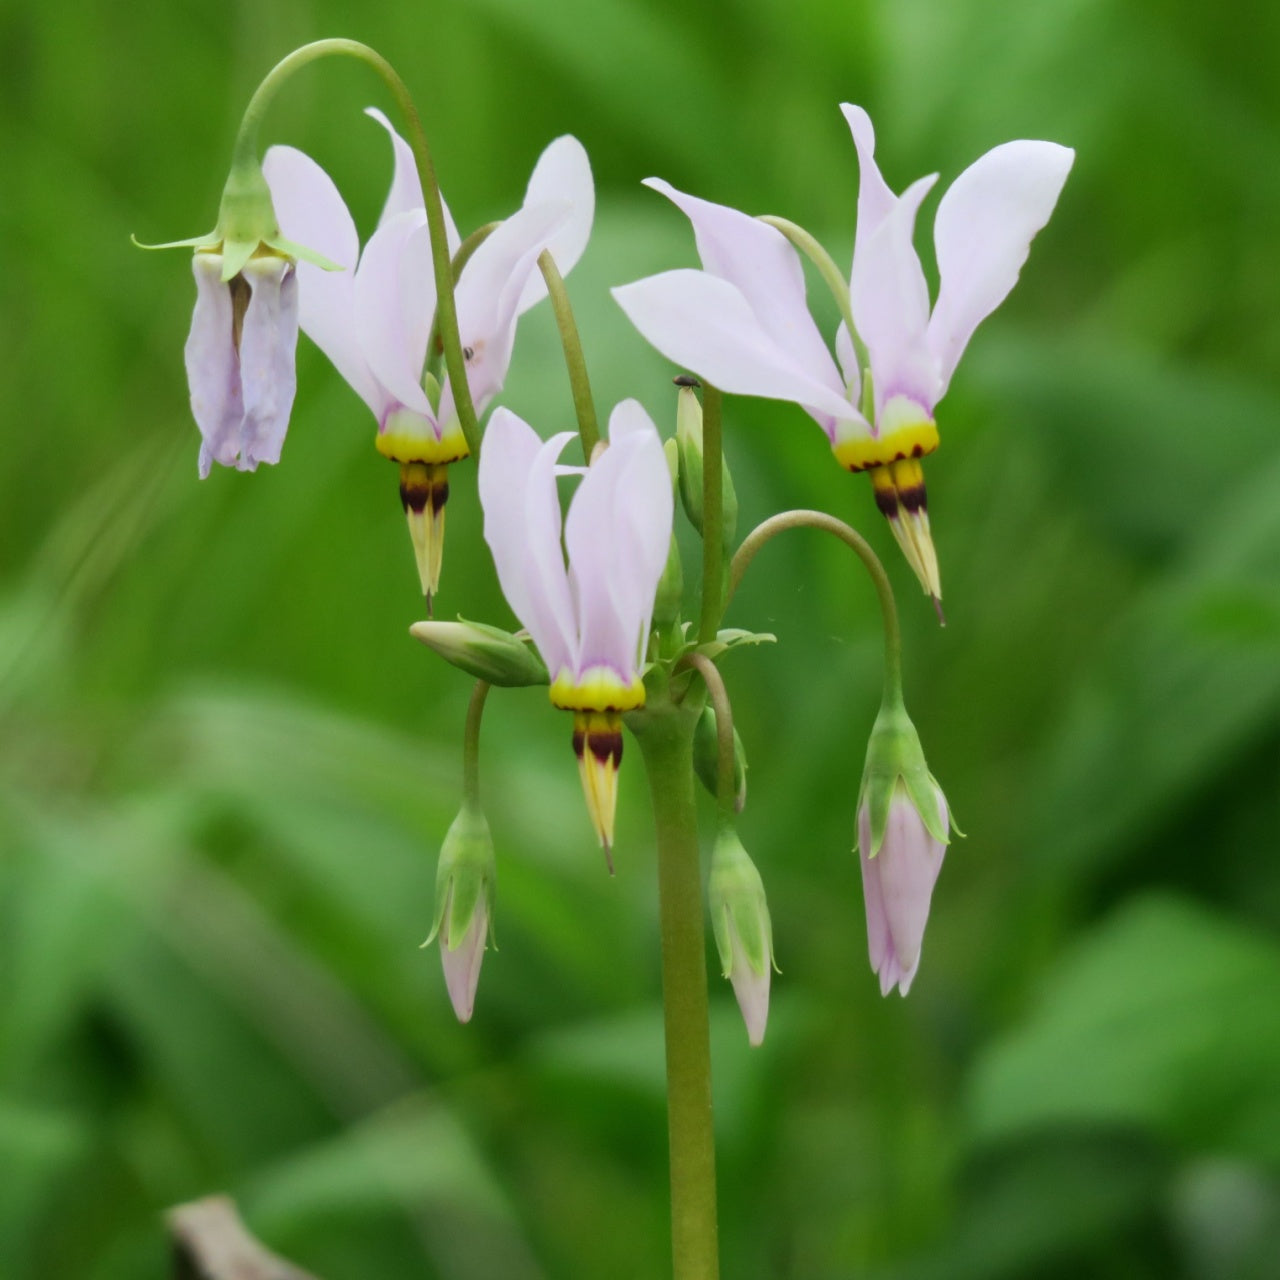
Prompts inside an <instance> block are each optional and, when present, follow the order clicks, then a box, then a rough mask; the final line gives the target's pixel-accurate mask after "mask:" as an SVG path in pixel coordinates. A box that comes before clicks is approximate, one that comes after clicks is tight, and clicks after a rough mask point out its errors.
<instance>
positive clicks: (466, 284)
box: [264, 109, 595, 597]
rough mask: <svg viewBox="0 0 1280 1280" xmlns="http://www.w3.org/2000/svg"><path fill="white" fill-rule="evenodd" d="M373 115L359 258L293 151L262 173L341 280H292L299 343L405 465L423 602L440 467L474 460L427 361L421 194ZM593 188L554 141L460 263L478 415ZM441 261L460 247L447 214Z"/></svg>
mask: <svg viewBox="0 0 1280 1280" xmlns="http://www.w3.org/2000/svg"><path fill="white" fill-rule="evenodd" d="M369 114H370V115H371V116H372V117H373V118H374V119H375V120H377V121H378V122H379V123H380V124H381V125H382V126H383V127H384V128H385V129H386V130H387V132H388V133H389V134H390V136H391V141H392V149H393V152H394V159H395V169H394V177H393V179H392V184H391V191H390V194H389V195H388V197H387V202H386V205H385V206H384V208H383V211H382V217H381V219H380V221H379V223H378V228H377V230H376V231H375V232H374V234H373V235H372V236H371V237H370V239H369V242H368V243H367V244H366V245H365V247H364V250H363V252H361V250H360V243H359V238H358V236H357V234H356V228H355V223H354V222H353V221H352V218H351V214H350V213H349V212H348V210H347V206H346V204H345V203H344V201H343V199H342V197H341V195H340V194H339V193H338V189H337V187H336V186H335V185H334V183H333V181H332V179H330V177H329V176H328V174H326V173H325V171H324V170H323V169H321V168H320V166H319V165H318V164H316V162H315V161H314V160H312V159H311V158H310V157H309V156H307V155H305V154H304V153H303V152H301V151H298V150H296V149H294V148H293V147H272V148H271V149H270V151H268V152H267V157H266V161H265V163H264V169H265V172H266V175H267V180H268V182H269V183H270V184H271V191H272V194H273V195H274V196H275V200H276V205H277V207H278V208H279V210H280V219H281V223H282V225H283V226H285V227H286V228H287V229H288V230H289V231H290V232H291V233H292V234H294V235H296V236H305V237H306V238H307V240H308V243H312V244H316V245H319V246H322V247H323V251H324V252H325V253H326V254H327V255H328V256H329V257H331V258H332V259H333V260H334V262H336V263H339V264H340V265H341V266H342V267H344V268H345V270H344V271H342V272H340V273H326V272H321V271H317V270H312V269H311V268H310V266H308V265H306V264H303V265H301V266H300V267H299V314H300V317H301V324H302V329H303V331H304V332H305V333H306V334H307V335H308V336H309V337H310V338H311V339H312V340H313V341H314V342H315V344H316V345H317V346H318V347H319V348H320V349H321V350H322V351H323V352H324V353H325V355H327V356H328V357H329V359H330V360H331V361H332V362H333V365H334V367H335V368H336V369H337V370H338V372H339V373H340V374H342V376H343V377H344V378H345V379H346V380H347V382H348V383H349V384H350V385H351V387H352V389H353V390H354V391H355V392H356V394H357V395H359V396H360V398H361V399H362V400H363V401H364V402H365V403H366V404H367V405H368V406H369V408H370V410H371V411H372V412H373V415H374V417H375V418H376V419H377V422H378V436H377V441H376V443H377V447H378V451H379V452H380V453H382V454H383V455H384V456H386V457H388V458H391V459H392V460H393V461H395V462H398V463H399V464H400V477H401V483H400V492H401V501H402V503H403V505H404V508H405V513H406V515H407V516H408V520H409V531H410V535H411V537H412V538H413V544H414V550H415V554H416V556H417V560H418V570H419V574H420V575H421V578H422V588H423V591H424V592H425V593H426V594H427V596H428V597H430V596H431V595H432V594H434V592H435V591H436V590H437V588H438V586H439V580H440V559H441V551H442V547H443V536H444V505H445V502H446V500H447V499H448V494H449V485H448V472H447V466H448V464H449V463H451V462H456V461H458V460H459V459H461V458H465V457H466V456H467V454H468V452H469V450H468V446H467V442H466V439H465V438H464V436H463V434H462V428H461V426H460V424H459V421H458V415H457V411H456V409H455V406H454V400H453V391H452V389H451V388H450V386H449V379H448V375H447V374H446V373H444V372H443V370H440V371H439V372H440V377H439V378H437V376H436V373H435V372H433V371H432V368H431V365H432V363H433V362H434V360H435V358H436V357H437V356H438V355H439V351H438V350H437V351H435V352H429V351H428V350H427V347H428V344H429V340H430V336H431V332H432V326H433V323H434V320H435V311H436V284H435V275H434V270H433V265H432V256H431V240H430V233H429V231H428V229H427V219H426V212H425V209H424V207H423V198H422V188H421V185H420V184H419V181H418V175H417V170H416V168H415V166H414V162H413V156H412V153H411V151H410V149H409V146H408V144H407V143H406V142H405V141H404V139H403V138H401V137H400V136H399V134H397V133H396V132H395V130H394V129H393V128H392V127H391V124H390V122H389V121H388V120H387V119H386V117H385V116H383V115H382V113H381V112H379V111H376V110H373V109H370V111H369ZM594 210H595V188H594V185H593V183H592V178H591V168H590V165H589V163H588V161H587V155H586V152H585V151H584V150H583V148H582V145H581V143H579V142H578V141H577V140H576V139H575V138H571V137H567V136H566V137H562V138H557V139H556V140H555V141H554V142H552V143H551V145H550V146H548V147H547V149H546V150H545V151H544V152H543V153H542V156H541V157H540V158H539V160H538V163H537V165H536V166H535V167H534V171H533V176H532V177H531V178H530V180H529V186H528V190H527V191H526V193H525V200H524V204H523V205H522V206H521V208H520V209H519V210H517V212H516V213H514V214H513V215H512V216H511V217H509V218H507V219H506V221H505V222H502V223H501V224H499V225H498V226H497V227H496V228H495V229H494V230H493V232H492V233H491V234H489V235H488V236H487V237H486V238H485V239H484V240H483V242H482V243H480V244H479V245H478V247H476V248H475V251H474V253H472V254H471V256H470V257H469V258H468V259H467V261H466V263H465V265H464V266H463V268H462V271H461V274H460V276H459V277H458V283H457V290H456V303H457V312H458V330H459V336H460V340H461V343H462V349H463V357H464V359H465V361H466V367H467V382H468V386H469V388H470V391H471V397H472V401H473V403H474V405H475V408H476V412H477V413H482V412H483V411H484V409H485V408H486V407H487V405H488V404H489V402H490V401H491V400H492V399H493V397H494V396H495V395H497V393H498V392H499V391H500V390H501V389H502V384H503V381H504V379H505V378H506V374H507V368H508V365H509V364H510V362H511V351H512V347H513V345H514V342H515V332H516V322H517V320H518V319H519V317H520V315H521V314H522V313H523V312H525V311H527V310H528V309H529V308H530V307H531V306H533V305H534V303H536V302H537V301H539V299H541V298H542V297H544V296H545V294H546V285H545V283H544V282H543V279H542V276H541V273H540V272H539V271H538V270H537V260H538V256H539V254H541V253H542V251H543V250H544V249H549V250H550V252H551V254H552V256H553V257H554V258H555V260H556V263H557V265H558V266H559V268H560V271H561V272H562V273H563V274H567V273H568V271H569V269H570V268H571V267H572V266H573V265H574V263H576V262H577V260H578V258H579V257H580V256H581V254H582V251H583V249H584V248H585V246H586V242H587V238H588V236H589V234H590V231H591V222H592V218H593V216H594ZM445 228H446V239H447V241H448V247H449V252H450V255H453V254H456V253H457V251H458V249H459V247H460V245H461V240H460V237H459V235H458V231H457V228H456V227H455V225H454V222H453V219H452V218H451V217H450V216H449V211H448V209H447V208H446V209H445Z"/></svg>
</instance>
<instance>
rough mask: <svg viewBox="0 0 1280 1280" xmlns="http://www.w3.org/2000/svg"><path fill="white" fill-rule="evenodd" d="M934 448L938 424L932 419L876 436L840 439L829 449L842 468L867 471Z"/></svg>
mask: <svg viewBox="0 0 1280 1280" xmlns="http://www.w3.org/2000/svg"><path fill="white" fill-rule="evenodd" d="M937 447H938V428H937V426H936V425H935V424H934V423H932V422H921V423H914V424H912V425H911V426H909V427H899V428H898V429H897V430H896V431H890V432H888V433H886V434H885V435H883V436H880V437H878V438H877V439H872V438H871V437H869V436H857V437H855V438H854V439H852V440H840V441H837V442H836V443H835V444H834V445H832V446H831V449H832V452H833V453H834V454H835V455H836V461H837V462H838V463H839V464H840V465H841V466H842V467H844V468H846V469H847V470H849V471H867V470H870V468H872V467H885V466H888V465H889V463H891V462H900V461H902V460H903V459H906V458H923V457H924V456H925V455H926V454H929V453H932V452H933V451H934V450H935V449H936V448H937Z"/></svg>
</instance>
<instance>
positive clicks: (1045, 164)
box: [929, 141, 1075, 390]
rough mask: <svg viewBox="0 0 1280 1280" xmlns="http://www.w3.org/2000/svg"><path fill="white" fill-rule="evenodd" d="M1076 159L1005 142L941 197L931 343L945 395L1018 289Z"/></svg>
mask: <svg viewBox="0 0 1280 1280" xmlns="http://www.w3.org/2000/svg"><path fill="white" fill-rule="evenodd" d="M1074 159H1075V152H1074V151H1072V150H1071V149H1070V148H1069V147H1061V146H1059V145H1058V144H1057V143H1055V142H1027V141H1020V142H1006V143H1004V144H1003V146H999V147H996V148H995V149H994V150H992V151H988V152H987V154H986V155H984V156H982V157H981V158H980V159H978V160H976V161H975V162H974V163H973V164H971V165H970V166H969V167H968V168H967V169H966V170H965V171H964V172H963V173H962V174H961V175H960V176H959V177H958V178H957V179H956V180H955V182H953V183H952V184H951V188H950V190H948V191H947V193H946V195H944V196H943V197H942V201H941V203H940V204H939V205H938V217H937V220H936V222H935V223H934V232H933V234H934V243H935V245H936V248H937V252H938V276H939V280H940V286H939V290H938V305H937V307H935V308H934V313H933V319H932V321H931V322H930V324H929V345H930V348H931V349H932V350H933V352H934V355H935V357H936V359H937V361H938V365H939V368H940V370H941V375H942V389H943V390H945V389H946V386H947V384H948V383H949V382H950V381H951V375H952V374H953V373H954V372H955V368H956V364H957V363H958V362H959V360H960V356H961V354H962V353H963V351H964V349H965V347H966V345H967V344H968V342H969V339H970V338H971V337H972V336H973V331H974V330H975V329H976V328H977V327H978V325H979V324H980V323H981V322H982V321H983V320H984V319H986V317H987V316H989V315H990V314H991V312H993V311H994V310H995V309H996V308H997V307H998V306H999V305H1000V304H1001V303H1002V302H1003V301H1004V300H1005V298H1006V297H1007V296H1008V294H1009V290H1010V289H1012V288H1013V286H1014V284H1015V283H1017V279H1018V272H1019V271H1021V270H1022V264H1023V263H1024V262H1026V260H1027V253H1028V252H1029V250H1030V248H1031V241H1032V239H1033V238H1034V237H1035V234H1036V232H1038V231H1039V230H1040V229H1041V227H1043V226H1044V225H1045V223H1046V222H1048V221H1049V215H1050V214H1052V213H1053V208H1054V205H1055V204H1057V202H1058V196H1059V194H1060V193H1061V191H1062V185H1063V183H1064V182H1066V180H1067V173H1068V171H1069V170H1070V168H1071V163H1072V161H1073V160H1074Z"/></svg>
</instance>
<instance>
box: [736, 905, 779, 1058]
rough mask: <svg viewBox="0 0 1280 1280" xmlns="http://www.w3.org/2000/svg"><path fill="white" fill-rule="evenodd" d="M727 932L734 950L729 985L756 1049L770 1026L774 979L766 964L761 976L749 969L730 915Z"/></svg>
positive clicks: (748, 1036) (750, 967)
mask: <svg viewBox="0 0 1280 1280" xmlns="http://www.w3.org/2000/svg"><path fill="white" fill-rule="evenodd" d="M728 929H729V945H730V946H731V947H732V949H733V964H732V966H731V968H730V969H729V981H730V982H731V983H733V994H734V996H736V997H737V1001H738V1008H739V1009H740V1010H741V1011H742V1021H743V1022H744V1023H746V1027H747V1041H748V1043H749V1044H750V1045H751V1046H752V1047H753V1048H756V1047H758V1046H759V1045H762V1044H763V1043H764V1033H765V1028H766V1027H767V1026H768V1024H769V984H770V980H771V979H772V977H773V970H772V966H771V965H769V964H768V963H767V961H766V963H765V966H764V971H763V972H762V973H757V972H756V971H755V969H754V968H752V965H751V961H750V960H749V959H748V958H747V953H746V949H745V948H744V947H743V945H742V939H741V938H740V937H739V936H738V930H737V926H736V925H735V924H734V922H733V916H732V914H731V913H730V914H729V923H728Z"/></svg>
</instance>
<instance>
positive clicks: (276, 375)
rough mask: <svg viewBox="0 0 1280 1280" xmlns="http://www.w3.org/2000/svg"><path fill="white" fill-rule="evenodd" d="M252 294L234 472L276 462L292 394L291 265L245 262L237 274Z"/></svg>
mask: <svg viewBox="0 0 1280 1280" xmlns="http://www.w3.org/2000/svg"><path fill="white" fill-rule="evenodd" d="M242 274H243V276H244V278H245V280H246V281H247V282H248V284H249V287H250V289H251V290H252V293H251V294H250V298H249V306H248V309H247V310H246V311H245V316H244V324H243V327H242V330H241V334H240V383H241V391H242V395H243V397H244V423H243V424H242V426H241V428H240V463H239V465H240V468H241V469H242V470H244V471H252V470H254V469H255V468H256V467H257V465H258V463H260V462H271V463H274V462H279V461H280V449H281V447H282V446H283V444H284V436H285V432H286V431H287V430H288V428H289V413H290V411H291V410H292V408H293V396H294V392H295V390H296V389H297V378H296V374H295V368H294V362H295V357H296V353H297V348H298V279H297V275H296V268H295V266H294V264H293V263H292V262H288V261H286V260H285V259H283V258H265V257H264V258H251V259H250V260H249V261H248V262H247V263H245V267H244V271H243V272H242Z"/></svg>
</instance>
